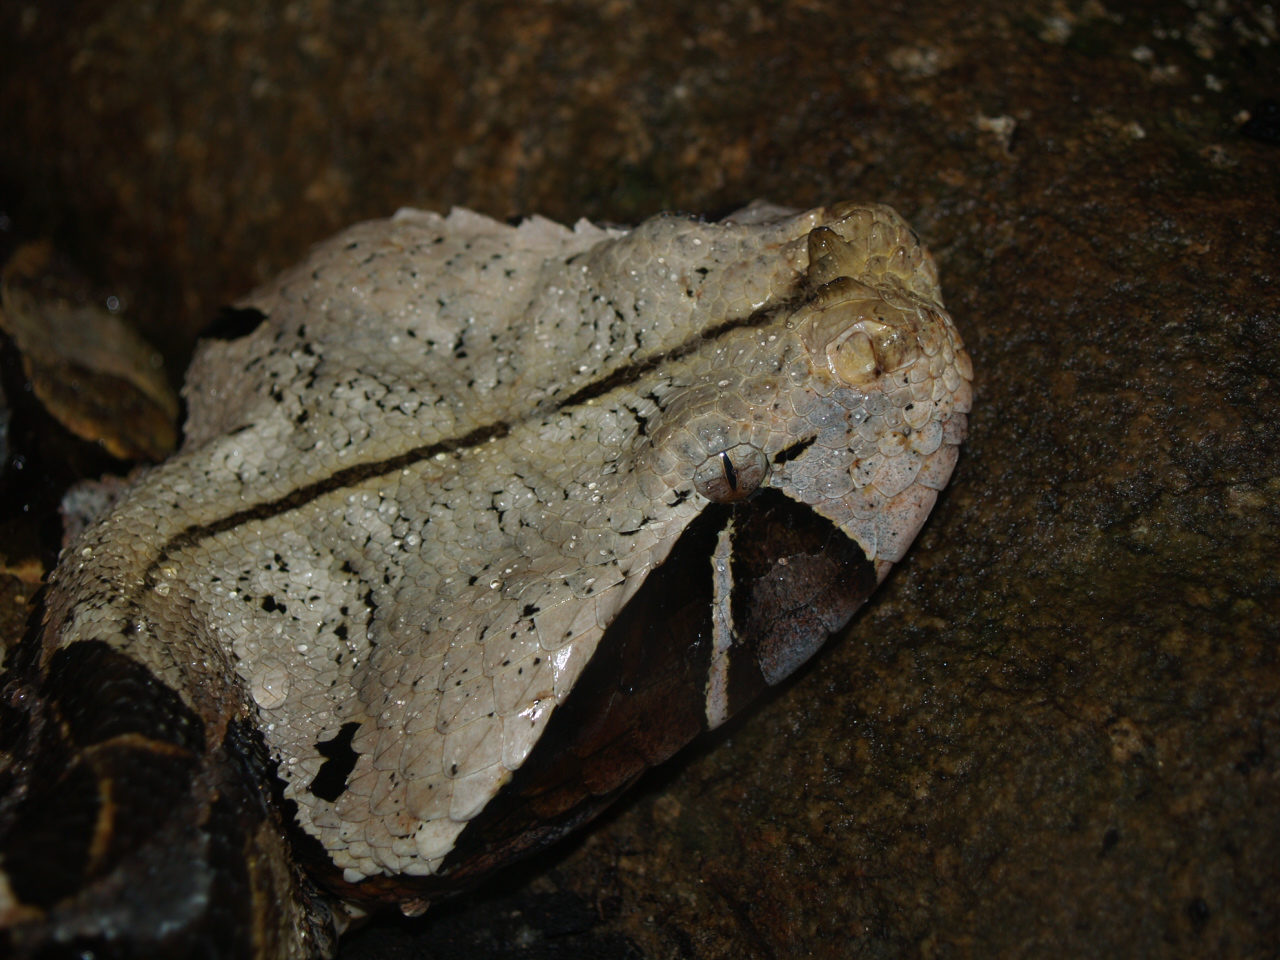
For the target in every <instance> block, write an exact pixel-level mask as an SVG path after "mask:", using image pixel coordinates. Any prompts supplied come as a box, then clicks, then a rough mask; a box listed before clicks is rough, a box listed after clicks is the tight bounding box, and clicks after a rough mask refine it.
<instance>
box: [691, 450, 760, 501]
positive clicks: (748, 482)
mask: <svg viewBox="0 0 1280 960" xmlns="http://www.w3.org/2000/svg"><path fill="white" fill-rule="evenodd" d="M768 474H769V461H768V460H766V459H765V456H764V451H762V450H760V449H758V448H757V447H753V446H751V444H749V443H740V444H738V445H737V446H736V447H731V448H730V449H728V450H722V451H721V452H720V453H717V454H715V455H713V456H710V457H708V458H707V459H706V460H705V461H703V464H702V466H700V467H699V468H698V472H697V473H696V474H694V477H693V485H694V487H695V489H697V491H698V492H699V493H700V494H702V495H703V496H704V497H706V498H707V499H708V500H710V501H712V502H713V503H733V502H734V501H736V500H744V499H746V498H747V497H749V496H751V494H753V493H755V492H756V489H757V488H758V487H759V486H760V484H762V483H763V482H764V478H765V477H766V476H768Z"/></svg>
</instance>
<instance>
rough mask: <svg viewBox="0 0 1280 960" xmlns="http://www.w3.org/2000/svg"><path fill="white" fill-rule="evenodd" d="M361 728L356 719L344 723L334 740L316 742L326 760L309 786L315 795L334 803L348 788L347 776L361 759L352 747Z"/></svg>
mask: <svg viewBox="0 0 1280 960" xmlns="http://www.w3.org/2000/svg"><path fill="white" fill-rule="evenodd" d="M359 729H360V724H359V723H357V722H355V721H354V720H353V721H352V722H350V723H344V724H343V725H342V729H341V730H339V731H338V734H337V736H335V737H334V738H333V739H332V740H321V741H320V742H319V743H317V744H316V750H317V751H319V753H320V756H322V757H324V758H325V761H324V763H323V764H322V765H321V766H320V771H319V772H318V773H317V774H316V776H315V779H314V780H312V781H311V784H310V786H308V787H307V789H308V790H310V791H311V793H312V795H313V796H317V797H319V798H320V799H321V800H328V801H329V802H330V803H333V802H335V801H336V800H337V799H338V798H339V797H340V796H342V792H343V791H344V790H346V789H347V777H349V776H351V771H352V770H354V769H355V768H356V760H357V759H359V755H358V754H357V753H356V752H355V750H353V749H352V748H351V741H352V740H354V739H355V736H356V731H357V730H359Z"/></svg>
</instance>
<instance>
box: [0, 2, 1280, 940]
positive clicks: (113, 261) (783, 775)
mask: <svg viewBox="0 0 1280 960" xmlns="http://www.w3.org/2000/svg"><path fill="white" fill-rule="evenodd" d="M1278 30H1280V28H1278V26H1277V18H1276V12H1275V8H1274V7H1273V6H1268V5H1264V4H1262V3H1251V2H1240V0H1216V2H1209V0H1203V2H1202V0H1186V2H1166V3H1154V2H1153V3H1143V2H1130V3H1116V4H1111V5H1107V6H1104V5H1103V4H1102V3H1099V2H1097V0H1088V2H1083V3H1080V2H1051V0H1045V2H1041V3H1028V4H1025V5H1022V4H1013V3H998V2H991V0H967V2H963V3H958V2H949V0H942V2H939V3H936V4H922V3H907V2H903V3H899V4H871V3H866V2H847V3H846V2H837V0H797V2H790V3H781V2H766V0H755V2H748V0H724V2H718V3H697V4H691V3H689V2H687V0H686V2H678V3H677V2H667V0H656V2H640V0H635V2H628V0H603V2H598V3H585V2H555V0H551V2H529V0H519V2H487V3H486V2H469V3H453V4H425V3H408V2H402V3H393V2H376V3H375V2H369V0H348V2H344V3H329V2H323V0H311V2H307V0H298V2H292V3H288V4H285V3H277V2H272V3H266V2H253V0H223V2H215V0H186V2H182V3H158V2H146V0H127V2H108V0H101V2H88V0H86V2H72V0H59V2H54V0H43V2H38V3H37V2H31V3H23V2H18V0H10V2H7V3H5V4H3V5H2V6H0V210H3V213H4V215H5V216H4V218H0V226H3V228H4V229H3V230H2V231H0V241H2V242H3V243H4V244H5V245H6V246H10V247H11V246H12V245H13V243H15V242H16V240H18V239H34V238H37V237H50V238H52V239H53V240H54V242H55V243H56V245H57V246H58V248H59V249H60V250H62V251H63V252H64V253H65V254H67V255H68V256H70V257H71V258H72V259H73V260H75V262H76V263H77V264H78V265H79V266H80V267H81V268H82V269H84V270H85V271H86V272H87V273H88V274H89V275H90V276H91V277H92V278H93V279H94V280H95V281H97V282H98V283H100V284H102V285H103V286H104V287H105V288H107V289H110V290H112V291H114V292H115V293H116V294H117V295H118V296H121V297H122V298H123V299H124V300H125V302H126V304H127V307H128V313H129V315H130V316H131V317H132V318H133V319H134V320H135V321H136V322H137V323H138V325H139V326H140V327H141V329H142V330H143V331H144V332H145V333H146V334H147V335H148V336H149V337H150V338H151V339H152V340H153V342H154V343H156V344H157V345H158V346H159V347H160V348H161V349H162V350H163V352H164V354H165V356H166V359H167V363H168V365H169V368H170V369H171V370H173V371H180V370H181V369H182V367H183V365H184V364H185V361H186V358H187V357H188V356H189V351H190V348H191V346H192V343H193V338H194V335H195V332H196V331H197V330H198V329H199V328H200V327H201V326H203V325H204V324H205V323H207V322H208V321H209V320H210V319H211V318H212V317H213V316H214V315H215V313H216V310H217V308H218V307H219V306H220V305H221V304H224V303H227V302H229V301H230V300H232V299H233V298H235V297H236V296H238V295H240V294H243V293H245V292H246V291H247V290H249V289H250V288H251V287H252V286H253V285H255V284H256V283H259V282H261V281H263V280H265V279H267V278H268V277H270V276H271V275H272V274H274V273H275V272H276V271H277V270H279V269H281V268H283V267H285V266H287V265H289V264H290V263H291V262H292V261H294V260H296V259H297V258H298V257H299V256H300V255H301V254H302V253H303V252H304V251H305V250H306V249H307V247H308V245H309V244H311V243H313V242H315V241H317V240H319V239H322V238H323V237H325V236H326V235H328V234H330V233H332V232H334V231H336V230H337V229H339V228H341V227H343V226H345V225H347V224H348V223H350V222H352V221H355V220H359V219H362V218H369V217H378V216H385V215H387V214H389V213H391V212H392V211H394V210H395V209H396V208H397V207H399V206H401V205H413V206H419V207H425V208H430V209H436V210H441V211H443V210H447V209H448V208H449V207H450V206H451V205H453V204H459V205H466V206H468V207H471V208H473V209H475V210H478V211H481V212H483V213H487V214H490V215H493V216H496V217H499V218H508V217H515V216H519V215H525V214H533V213H541V214H545V215H547V216H550V217H552V218H555V219H559V220H562V221H566V222H571V221H572V220H574V219H576V218H578V217H582V216H585V217H588V218H591V219H594V220H605V221H613V222H619V223H634V222H636V221H637V220H639V219H642V218H644V217H647V216H649V215H652V214H654V213H657V212H658V211H660V210H663V209H672V208H674V209H680V210H685V211H693V212H698V213H704V214H708V215H711V216H719V215H723V214H724V213H727V212H728V211H730V210H732V209H734V208H736V207H738V206H741V205H743V204H745V203H747V202H748V201H750V200H752V199H754V198H756V197H765V198H768V199H771V200H773V201H776V202H779V203H784V204H789V205H793V206H800V207H803V206H808V205H814V204H819V203H823V202H827V201H834V200H840V199H846V198H847V199H857V200H877V201H883V202H887V203H890V204H892V205H893V206H895V207H896V208H898V209H899V210H900V211H901V212H902V213H903V214H904V215H905V216H906V217H907V218H908V219H909V220H910V221H911V222H912V223H913V224H914V226H915V227H916V229H917V230H918V231H919V232H920V234H921V235H922V237H924V238H925V240H926V242H928V243H929V244H930V246H931V247H932V249H933V251H934V253H935V254H936V256H937V258H938V261H939V265H940V267H941V272H942V279H943V290H944V293H945V295H946V297H947V302H948V306H949V307H950V309H951V310H952V312H953V314H954V316H955V318H956V320H957V323H958V325H959V327H960V329H961V331H962V333H963V334H964V336H965V338H966V341H967V343H968V344H969V347H970V350H971V352H972V354H973V360H974V367H975V370H976V371H977V380H976V401H975V406H974V414H973V417H972V420H971V425H972V429H971V438H970V440H969V442H968V444H967V446H966V447H965V449H964V453H963V455H962V458H961V461H960V465H959V467H958V469H957V471H956V474H955V477H954V480H953V483H952V487H951V489H950V490H949V491H948V492H947V493H946V494H945V495H944V496H943V497H942V498H941V499H940V501H939V503H938V506H937V508H936V510H935V513H934V516H933V518H932V519H931V521H930V523H929V525H928V526H927V527H926V529H925V531H924V533H923V534H922V535H921V537H920V539H919V540H918V541H917V543H916V546H915V547H914V548H913V550H912V552H911V553H910V555H909V556H908V558H907V560H906V561H905V562H904V563H903V564H902V565H901V567H900V568H899V569H898V570H897V571H896V572H895V573H894V575H893V576H892V577H891V579H890V580H889V582H888V583H887V584H886V585H885V588H884V589H882V590H881V592H880V593H879V594H878V595H877V596H876V597H875V598H874V599H873V601H872V602H871V604H870V605H869V606H868V608H867V609H866V610H865V611H864V612H863V613H862V614H860V615H859V617H858V618H857V619H856V620H855V622H854V624H853V627H852V629H851V630H850V631H849V632H848V634H847V635H846V636H845V637H844V638H843V639H841V640H839V641H837V642H834V643H833V644H831V645H830V646H829V648H828V649H827V650H826V651H825V652H824V653H823V654H822V655H820V656H819V657H818V658H817V659H816V661H815V662H814V663H813V664H812V665H811V666H810V667H809V668H808V669H806V670H805V671H804V672H803V673H802V674H801V675H800V676H799V677H798V678H796V679H795V681H794V682H792V683H790V684H789V685H787V687H786V688H785V689H784V690H783V691H782V692H781V693H780V694H779V695H777V696H775V697H774V698H772V700H771V701H770V702H768V703H766V704H764V705H762V708H761V709H759V710H758V711H754V712H753V713H752V715H750V716H749V717H747V718H745V720H742V721H739V722H736V723H735V724H734V725H733V727H732V728H731V729H730V731H729V732H728V733H727V734H723V735H721V736H720V737H718V738H717V739H716V740H715V741H714V742H711V743H708V744H704V745H703V746H702V747H700V748H698V749H695V750H694V751H693V752H692V753H690V754H686V755H684V756H683V757H682V758H680V759H678V760H677V761H676V762H675V764H674V765H672V766H669V767H667V768H664V769H663V770H661V771H657V772H655V773H654V774H652V775H650V777H649V778H647V779H646V780H645V781H643V783H642V786H641V788H640V790H639V791H638V792H637V793H635V794H633V795H632V796H631V797H630V798H629V799H628V800H627V801H625V802H624V803H623V805H622V806H620V807H619V808H617V809H616V810H615V811H613V812H612V813H611V814H610V815H609V816H608V817H607V818H606V819H605V820H604V821H603V822H601V823H600V824H599V826H598V827H596V828H595V829H593V830H592V831H591V832H590V833H588V834H587V835H586V836H585V837H583V838H581V839H578V840H577V841H575V842H572V843H571V844H569V845H568V846H567V847H565V848H562V849H560V850H558V851H555V852H554V853H553V854H552V855H549V856H545V857H543V858H541V859H540V860H537V861H534V862H533V863H531V864H529V865H527V866H525V867H522V868H519V869H518V870H516V871H515V872H514V873H513V874H512V875H510V876H508V877H507V878H505V879H503V880H500V881H499V882H498V883H497V884H495V885H493V886H492V887H490V888H489V889H487V890H483V891H480V892H478V893H477V894H476V895H475V896H474V897H471V898H469V899H467V900H465V901H462V902H459V903H456V904H452V905H449V906H447V907H445V908H444V909H442V910H440V911H438V912H435V913H433V914H430V915H428V916H427V917H425V918H423V919H422V920H420V921H416V922H412V923H408V922H400V923H395V922H393V923H389V924H387V923H382V924H377V925H375V926H373V927H371V928H369V929H366V930H365V931H363V932H362V933H360V934H358V935H356V936H355V937H353V938H352V939H351V940H350V941H348V943H347V945H346V947H345V948H344V949H345V952H344V955H345V956H346V957H348V958H356V957H388V958H391V957H410V956H413V957H424V958H425V957H439V958H445V957H465V958H466V960H481V958H483V957H520V958H530V960H531V958H552V957H564V958H568V957H602V958H604V957H608V958H612V957H636V958H640V957H644V958H652V960H658V958H700V960H702V958H705V960H712V958H727V960H736V958H778V960H782V958H800V957H810V956H813V957H823V958H827V957H830V958H845V957H851V958H897V957H909V958H915V957H919V958H933V957H973V958H986V957H1062V956H1072V957H1075V956H1080V957H1126V958H1128V957H1241V958H1252V957H1258V958H1264V957H1275V956H1277V955H1280V953H1278V951H1280V824H1278V823H1277V816H1278V814H1280V804H1278V801H1280V780H1278V773H1277V772H1278V770H1280V757H1278V754H1280V703H1278V702H1277V695H1278V694H1280V667H1278V664H1277V644H1278V641H1280V615H1278V613H1277V611H1278V610H1280V575H1278V574H1277V567H1278V564H1277V561H1276V558H1275V550H1276V540H1277V533H1278V532H1280V507H1278V505H1277V500H1278V499H1280V471H1278V470H1277V467H1278V466H1280V453H1278V452H1277V449H1278V447H1280V359H1278V357H1280V350H1278V348H1277V341H1278V334H1280V283H1278V278H1280V203H1278V202H1277V194H1278V192H1280V109H1278V108H1277V107H1276V106H1275V103H1274V101H1275V99H1277V98H1280V32H1278ZM1268 100H1270V101H1271V102H1270V105H1268ZM175 379H176V376H175ZM5 549H6V550H7V552H8V554H11V555H6V562H7V564H8V567H7V570H8V572H7V573H6V574H5V576H6V577H7V580H6V584H7V585H6V586H5V593H4V595H3V596H4V603H5V604H6V606H7V609H6V611H5V617H6V618H7V622H8V623H9V624H10V626H9V628H8V629H9V630H10V632H11V633H12V632H13V631H15V630H17V629H19V628H18V626H15V625H16V624H20V622H21V618H22V615H23V611H24V609H25V608H24V606H23V603H24V601H25V600H27V599H29V596H30V593H31V588H30V581H31V576H30V565H29V564H28V566H27V567H25V568H23V569H25V570H26V579H25V580H24V579H23V578H22V577H21V576H18V575H17V573H15V570H17V568H18V567H20V566H21V564H20V563H19V560H20V559H21V558H20V556H19V555H20V554H21V549H20V548H18V547H15V546H13V545H12V544H9V545H7V546H6V547H5ZM18 572H19V573H20V572H21V571H18Z"/></svg>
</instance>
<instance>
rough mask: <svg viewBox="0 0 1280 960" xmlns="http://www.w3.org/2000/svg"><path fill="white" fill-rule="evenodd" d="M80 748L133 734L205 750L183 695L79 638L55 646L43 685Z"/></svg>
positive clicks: (110, 651) (198, 722)
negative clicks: (56, 649)
mask: <svg viewBox="0 0 1280 960" xmlns="http://www.w3.org/2000/svg"><path fill="white" fill-rule="evenodd" d="M44 688H45V692H46V694H47V695H48V697H49V699H50V700H52V701H53V702H55V703H56V704H57V705H58V710H59V712H60V714H61V717H62V720H63V721H64V722H65V723H66V724H67V727H68V729H69V732H70V734H71V738H72V740H73V741H74V742H75V744H76V745H77V746H79V747H88V746H92V745H93V744H97V743H104V742H106V741H107V740H110V739H112V738H114V737H119V736H123V735H125V734H131V733H133V734H138V735H139V736H142V737H146V738H147V739H149V740H159V741H161V742H163V743H169V744H173V745H174V746H177V747H181V748H183V749H185V750H189V751H191V752H192V753H197V754H198V753H203V752H204V746H205V744H204V724H203V723H202V722H201V720H200V718H199V717H198V716H196V715H195V713H194V712H192V710H191V709H190V708H189V707H188V706H187V705H186V704H185V703H183V702H182V698H181V697H179V696H178V694H177V693H175V692H174V691H173V690H171V689H169V687H167V686H165V685H164V684H163V683H161V682H160V681H159V680H157V679H156V678H155V676H153V675H152V673H151V671H149V670H148V669H147V668H146V667H144V666H142V665H141V664H139V663H135V662H134V661H132V660H130V659H129V658H128V657H127V656H125V655H124V654H123V653H120V652H119V651H118V650H115V649H114V648H112V647H111V646H109V645H108V644H106V643H103V642H102V641H100V640H84V641H81V642H79V643H73V644H71V645H70V646H67V647H63V648H62V649H60V650H58V651H57V652H56V653H54V655H53V656H52V657H51V658H50V660H49V667H48V672H47V680H46V681H45V683H44Z"/></svg>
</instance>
